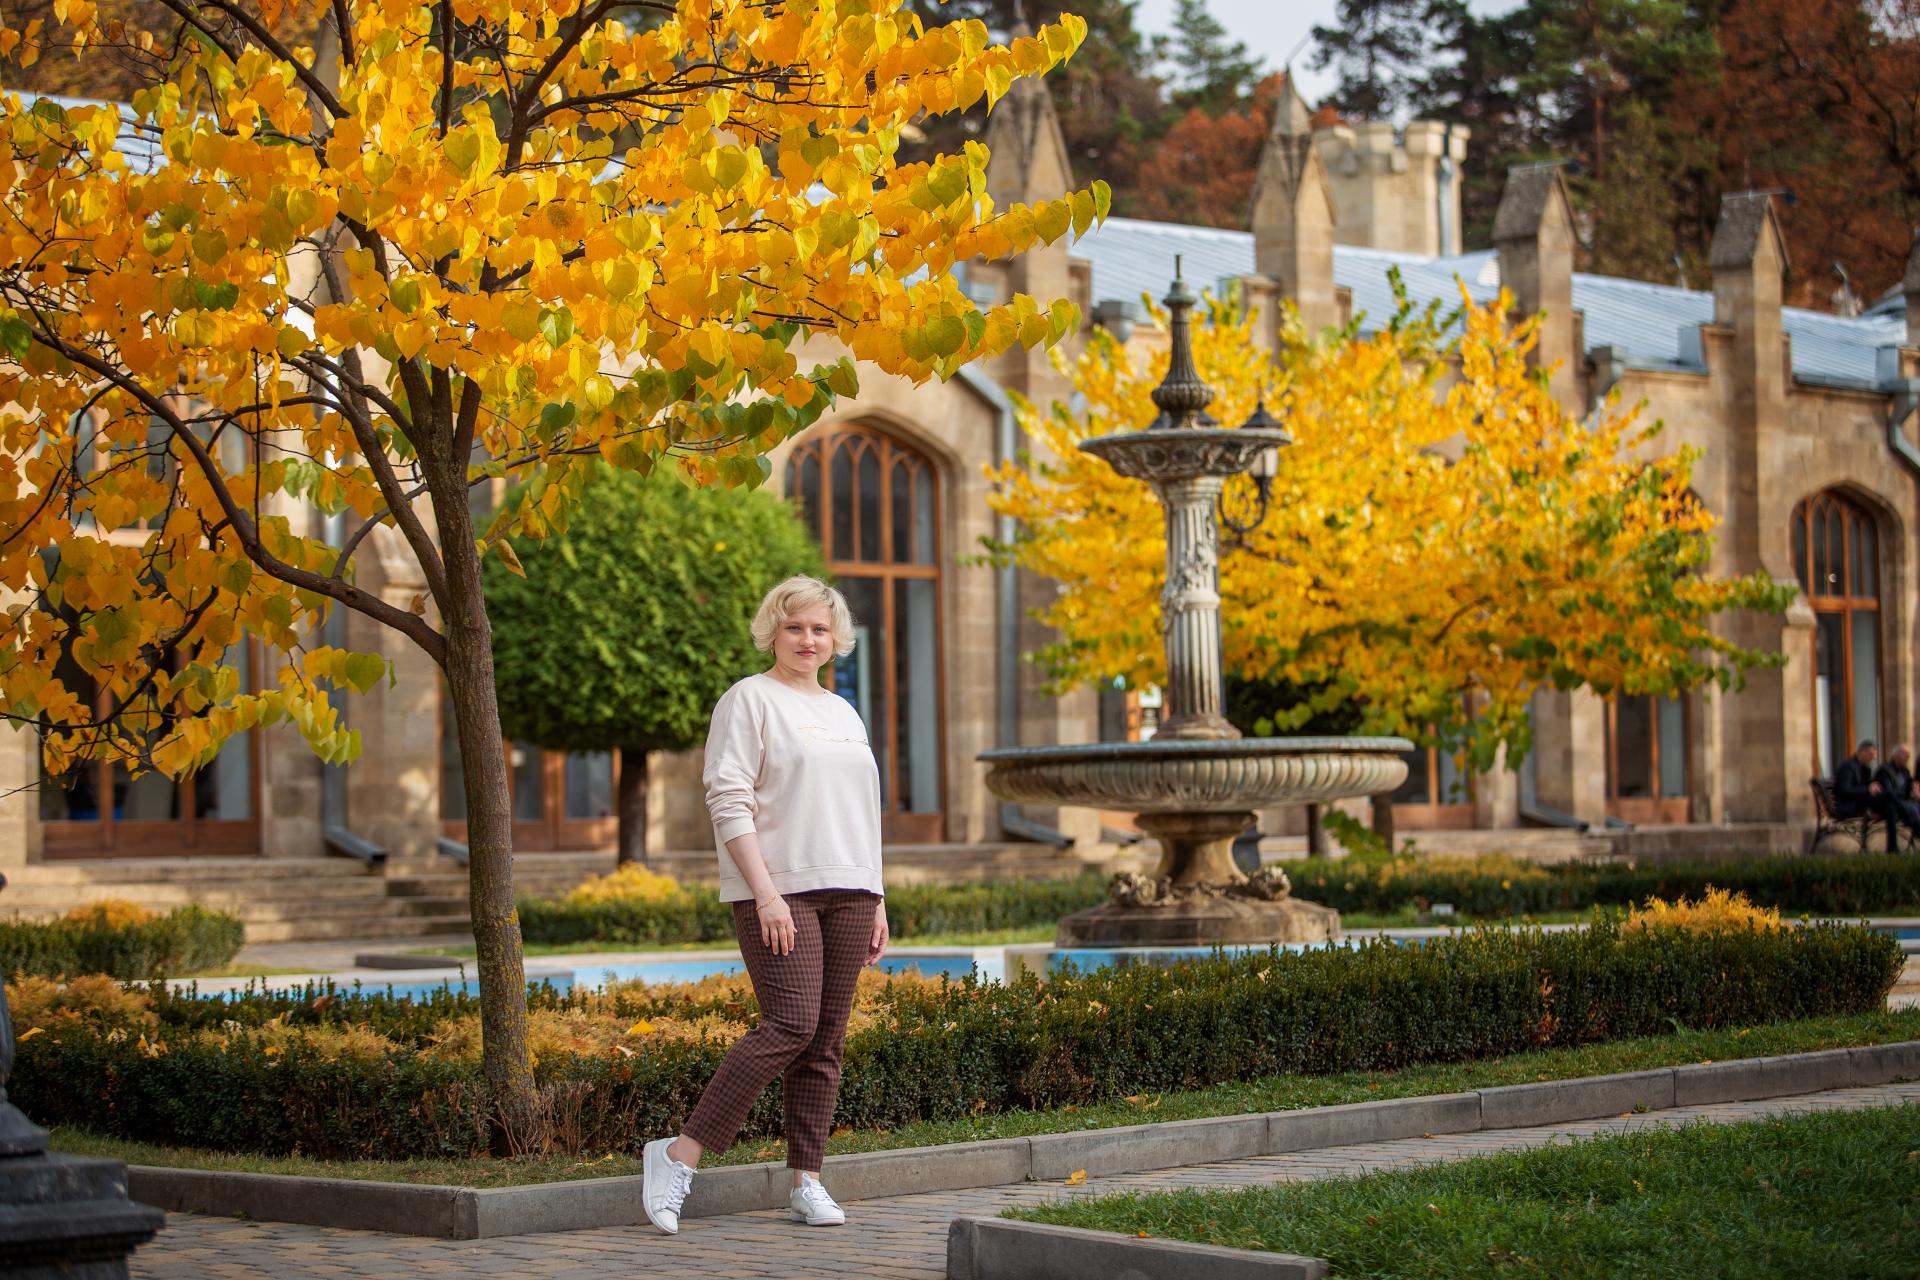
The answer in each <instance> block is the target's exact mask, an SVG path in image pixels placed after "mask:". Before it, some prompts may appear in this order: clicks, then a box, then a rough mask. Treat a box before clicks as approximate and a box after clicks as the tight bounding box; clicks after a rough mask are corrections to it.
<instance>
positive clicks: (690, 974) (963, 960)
mask: <svg viewBox="0 0 1920 1280" xmlns="http://www.w3.org/2000/svg"><path fill="white" fill-rule="evenodd" d="M994 955H996V956H997V953H994ZM744 968H745V966H744V965H743V964H742V963H741V962H740V959H739V957H738V956H735V957H733V958H731V959H707V960H679V959H660V960H634V961H629V962H625V963H620V964H597V965H586V966H580V967H578V968H573V969H567V968H562V967H558V966H555V965H553V964H552V962H551V961H541V960H535V961H534V962H533V963H532V964H530V965H529V966H528V968H527V981H528V982H529V983H530V984H537V983H546V984H548V985H550V986H552V987H553V989H554V990H556V991H560V992H567V991H571V990H573V989H574V988H575V987H581V988H585V989H588V990H591V989H593V988H596V987H603V986H605V985H607V984H608V983H610V982H634V981H640V982H649V983H669V982H698V981H700V980H701V979H703V978H711V977H713V976H715V975H716V974H729V973H740V972H742V971H743V970H744ZM878 968H879V969H880V971H881V972H883V973H903V972H905V971H906V970H908V969H918V970H919V971H920V972H921V973H923V974H925V975H927V976H928V977H930V978H935V977H948V978H953V979H956V980H958V979H960V978H964V977H966V976H967V975H968V974H971V973H974V972H976V971H977V972H979V974H980V977H981V978H982V979H983V980H992V981H999V980H1003V979H1004V978H1005V977H1006V967H1005V965H1004V964H1003V963H997V962H995V961H994V959H993V958H992V957H990V956H981V957H980V958H979V963H978V964H977V965H976V959H975V953H974V952H972V951H953V952H944V953H939V954H934V955H889V956H885V957H883V958H882V959H881V961H880V964H879V965H878ZM465 973H466V976H465V977H464V978H458V977H454V978H446V977H441V978H415V979H412V980H408V979H404V978H403V979H398V980H391V981H390V980H384V979H382V980H368V979H362V980H361V981H359V982H357V983H352V984H349V983H346V982H341V983H340V986H341V987H342V988H343V989H345V990H353V989H355V988H356V987H357V988H358V989H359V990H361V991H365V992H367V993H369V994H375V995H380V994H392V995H393V996H395V997H397V998H400V999H404V1000H425V999H427V998H429V997H431V996H433V995H436V994H439V993H441V992H452V993H454V994H458V995H478V994H479V993H480V983H479V979H478V978H477V977H475V976H474V974H473V970H472V967H471V966H469V967H468V968H467V969H466V970H465ZM304 985H305V984H304V983H301V984H298V985H291V984H285V983H281V984H275V983H273V982H272V981H271V980H269V981H267V982H255V983H253V984H251V987H250V989H251V990H253V991H256V992H257V991H261V990H263V989H264V990H267V991H276V992H285V991H292V990H298V989H299V986H304ZM248 989H249V988H245V987H235V988H233V989H231V990H224V991H204V992H202V994H203V995H205V996H206V997H207V998H209V999H224V998H226V997H228V996H232V995H240V994H244V992H245V991H246V990H248Z"/></svg>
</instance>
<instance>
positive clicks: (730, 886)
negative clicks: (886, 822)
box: [705, 675, 882, 902]
mask: <svg viewBox="0 0 1920 1280" xmlns="http://www.w3.org/2000/svg"><path fill="white" fill-rule="evenodd" d="M705 779H706V784H707V812H708V813H709V814H710V815H711V816H712V818H713V841H714V845H715V846H716V847H717V848H718V849H719V852H720V900H721V901H722V902H743V901H748V900H751V899H752V897H753V890H752V889H750V888H748V887H747V882H746V880H745V879H744V878H742V876H741V875H740V871H739V869H738V868H737V867H735V866H734V865H733V857H732V855H730V854H729V853H728V852H727V841H729V840H732V839H734V838H735V837H736V836H741V835H745V834H746V833H747V832H749V831H752V832H757V833H758V834H759V837H760V855H761V857H763V858H765V859H766V863H767V870H768V871H769V872H770V873H771V874H772V876H773V884H774V887H775V888H776V889H778V890H779V891H780V892H781V893H782V894H788V893H806V892H808V891H810V890H814V889H865V890H867V891H869V892H871V893H880V892H882V888H881V883H880V770H879V767H878V766H877V765H876V764H875V763H874V758H873V748H872V747H871V746H869V745H868V743H867V729H866V726H865V725H864V724H862V723H861V720H860V713H859V712H857V711H855V710H854V709H853V704H852V703H850V702H848V701H847V700H846V699H845V698H842V697H841V696H840V695H839V694H836V693H827V692H825V691H822V692H821V693H818V694H807V693H802V692H800V691H799V690H798V689H795V688H792V687H791V686H789V685H784V684H782V683H780V681H778V680H776V679H774V678H773V677H772V676H770V675H757V676H748V677H747V678H746V679H745V680H742V681H740V682H739V683H738V684H736V685H734V686H733V688H731V689H729V690H727V691H726V692H725V693H724V694H722V695H721V696H720V701H719V702H718V703H716V704H715V705H714V708H713V723H712V725H711V726H710V728H709V729H708V731H707V763H706V774H705Z"/></svg>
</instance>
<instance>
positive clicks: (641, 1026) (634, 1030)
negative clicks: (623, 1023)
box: [627, 1018, 653, 1036]
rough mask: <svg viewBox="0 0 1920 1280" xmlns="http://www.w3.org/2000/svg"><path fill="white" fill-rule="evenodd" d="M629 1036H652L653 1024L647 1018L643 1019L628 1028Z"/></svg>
mask: <svg viewBox="0 0 1920 1280" xmlns="http://www.w3.org/2000/svg"><path fill="white" fill-rule="evenodd" d="M627 1034H628V1035H630V1036H650V1035H652V1034H653V1024H652V1023H651V1022H648V1021H647V1020H646V1019H645V1018H642V1019H640V1021H638V1022H636V1023H634V1024H633V1025H632V1026H630V1027H628V1028H627Z"/></svg>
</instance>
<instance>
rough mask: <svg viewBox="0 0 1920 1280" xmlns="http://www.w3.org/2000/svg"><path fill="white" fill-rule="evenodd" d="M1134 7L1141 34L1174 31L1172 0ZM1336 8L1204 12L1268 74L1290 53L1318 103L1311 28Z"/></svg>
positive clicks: (1318, 4) (1319, 4)
mask: <svg viewBox="0 0 1920 1280" xmlns="http://www.w3.org/2000/svg"><path fill="white" fill-rule="evenodd" d="M1516 3H1517V0H1473V10H1474V12H1475V13H1500V12H1503V11H1504V10H1507V9H1511V8H1513V7H1514V6H1515V4H1516ZM1138 4H1139V7H1138V10H1137V12H1136V17H1135V22H1136V25H1137V26H1138V27H1139V28H1140V30H1141V31H1143V32H1146V33H1148V34H1160V33H1165V32H1168V31H1171V30H1172V27H1173V8H1174V0H1138ZM1334 5H1335V0H1207V8H1208V9H1209V10H1211V11H1212V13H1213V16H1214V17H1216V18H1218V19H1219V20H1220V25H1221V26H1223V27H1225V28H1226V29H1227V31H1228V32H1229V33H1230V34H1231V35H1232V36H1233V38H1234V39H1236V40H1238V41H1240V42H1242V43H1243V44H1245V45H1246V46H1247V48H1248V50H1249V51H1250V52H1252V53H1254V54H1256V55H1258V57H1259V58H1260V60H1261V61H1262V62H1264V63H1266V64H1267V66H1268V67H1269V68H1270V69H1272V70H1276V71H1277V70H1279V69H1280V67H1282V66H1283V65H1285V63H1286V61H1287V58H1288V55H1289V54H1291V55H1292V56H1293V62H1294V72H1295V74H1296V75H1297V76H1298V77H1299V82H1300V92H1301V95H1302V96H1303V97H1305V98H1306V99H1307V100H1308V101H1309V102H1317V101H1318V100H1319V99H1320V98H1321V97H1322V96H1323V95H1324V94H1326V93H1327V92H1328V91H1329V90H1331V89H1332V88H1333V85H1334V76H1333V73H1332V69H1331V68H1329V69H1328V70H1326V71H1315V70H1313V69H1312V68H1311V67H1309V66H1308V65H1307V64H1308V63H1309V62H1310V61H1311V60H1312V57H1313V39H1312V37H1313V28H1314V26H1315V24H1318V25H1320V26H1323V27H1327V26H1332V25H1333V18H1334ZM1088 39H1094V40H1097V39H1099V35H1098V33H1093V34H1090V35H1089V36H1088ZM1303 41H1304V43H1302V42H1303Z"/></svg>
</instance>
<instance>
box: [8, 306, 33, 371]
mask: <svg viewBox="0 0 1920 1280" xmlns="http://www.w3.org/2000/svg"><path fill="white" fill-rule="evenodd" d="M31 346H33V329H32V327H31V326H30V325H28V324H27V322H26V321H25V320H22V319H21V318H20V316H19V314H18V313H16V312H12V311H6V312H0V347H4V348H5V349H6V352H7V354H8V355H10V356H12V357H13V358H14V359H15V360H24V359H26V355H27V349H28V348H29V347H31Z"/></svg>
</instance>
